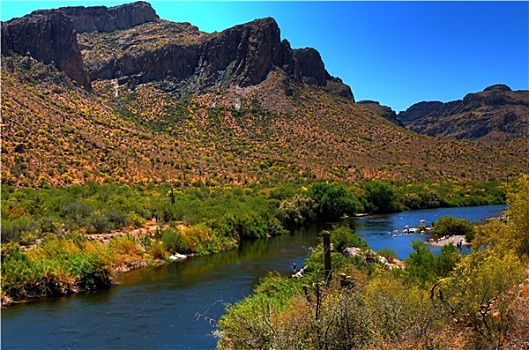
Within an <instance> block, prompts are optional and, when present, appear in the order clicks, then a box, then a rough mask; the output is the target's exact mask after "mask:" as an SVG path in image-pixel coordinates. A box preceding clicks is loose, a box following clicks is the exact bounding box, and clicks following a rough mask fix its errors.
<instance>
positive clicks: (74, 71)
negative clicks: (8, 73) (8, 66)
mask: <svg viewBox="0 0 529 350" xmlns="http://www.w3.org/2000/svg"><path fill="white" fill-rule="evenodd" d="M14 53H15V54H19V55H25V56H31V57H33V58H35V59H36V60H38V61H42V62H44V63H46V64H53V65H54V66H56V67H57V68H58V69H60V70H62V71H64V72H65V73H66V74H68V76H69V77H70V78H72V79H73V80H76V81H77V82H78V83H79V84H80V85H82V86H84V87H85V88H87V89H90V79H89V77H88V72H87V70H86V69H85V68H84V65H83V58H82V56H81V51H80V50H79V46H78V45H77V34H76V32H75V28H74V26H73V22H72V21H71V19H70V18H69V17H67V16H66V15H64V14H63V13H62V12H60V11H53V12H50V13H46V14H41V13H33V14H30V15H28V16H25V17H22V18H15V19H13V20H11V21H9V22H6V23H4V22H2V55H10V54H14Z"/></svg>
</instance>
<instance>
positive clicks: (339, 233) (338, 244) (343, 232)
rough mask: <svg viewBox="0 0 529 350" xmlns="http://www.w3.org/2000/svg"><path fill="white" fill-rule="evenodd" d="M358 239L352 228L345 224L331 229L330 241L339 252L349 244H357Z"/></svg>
mask: <svg viewBox="0 0 529 350" xmlns="http://www.w3.org/2000/svg"><path fill="white" fill-rule="evenodd" d="M359 239H360V237H358V236H357V235H355V234H354V233H353V230H351V228H350V227H349V226H346V225H340V226H338V227H336V228H335V229H333V230H332V231H331V243H332V244H333V245H334V250H335V251H337V252H340V253H341V252H342V251H343V250H344V249H345V248H347V247H348V246H350V245H352V246H356V245H357V244H359ZM360 240H361V239H360ZM360 244H361V243H360Z"/></svg>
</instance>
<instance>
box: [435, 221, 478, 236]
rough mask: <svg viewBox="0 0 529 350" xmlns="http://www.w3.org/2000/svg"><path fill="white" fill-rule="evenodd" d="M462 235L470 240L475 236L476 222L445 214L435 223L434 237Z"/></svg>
mask: <svg viewBox="0 0 529 350" xmlns="http://www.w3.org/2000/svg"><path fill="white" fill-rule="evenodd" d="M456 235H462V236H465V237H467V238H470V240H471V239H472V238H473V237H474V224H473V223H472V222H470V221H469V220H467V219H459V218H455V217H452V216H443V217H442V218H440V219H439V220H437V221H436V222H435V223H434V225H433V236H434V238H441V237H444V236H456Z"/></svg>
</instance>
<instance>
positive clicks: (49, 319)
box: [1, 205, 505, 349]
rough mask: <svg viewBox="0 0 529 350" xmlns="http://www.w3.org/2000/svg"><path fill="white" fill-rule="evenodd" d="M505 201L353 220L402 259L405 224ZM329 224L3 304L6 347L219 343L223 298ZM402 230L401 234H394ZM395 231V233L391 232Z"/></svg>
mask: <svg viewBox="0 0 529 350" xmlns="http://www.w3.org/2000/svg"><path fill="white" fill-rule="evenodd" d="M504 209H505V206H504V205H499V206H486V207H470V208H450V209H435V210H420V211H413V212H403V213H397V214H391V215H376V216H367V217H362V218H353V219H349V221H350V222H351V224H352V225H353V227H354V228H355V231H356V232H357V233H358V234H359V235H360V236H361V237H362V238H363V239H364V240H366V241H367V242H368V243H369V245H370V246H371V247H372V248H373V249H375V250H377V249H381V248H384V247H388V248H391V249H394V250H395V251H396V252H397V254H398V255H399V257H400V258H402V259H405V258H406V257H407V256H408V255H409V253H410V252H411V251H412V249H411V247H410V244H411V242H412V241H413V240H414V239H422V240H426V239H428V238H429V236H428V235H420V234H414V235H405V234H402V229H404V228H405V227H406V226H409V227H416V226H419V225H420V224H421V220H424V221H425V223H426V225H430V224H431V223H432V222H434V221H436V220H438V219H439V218H440V217H442V216H447V215H450V216H455V217H460V218H466V219H469V220H471V221H480V220H482V219H483V218H487V217H495V216H498V215H499V214H500V212H501V211H503V210H504ZM328 228H330V224H318V225H312V226H310V227H306V228H302V229H299V230H296V231H295V232H293V233H292V234H291V235H288V236H282V237H276V238H272V239H263V240H255V241H251V242H243V244H242V245H241V247H240V248H239V249H238V250H234V251H230V252H226V253H221V254H216V255H212V256H207V257H197V258H191V259H188V260H186V261H182V262H176V263H172V264H168V265H166V266H162V267H158V268H148V269H143V270H139V271H133V272H130V273H127V274H125V275H122V276H121V277H120V278H119V283H120V284H119V285H118V286H115V287H113V288H111V289H109V290H103V291H96V292H90V293H84V294H79V295H73V296H69V297H60V298H48V299H44V300H38V301H35V302H31V303H28V304H23V305H14V306H10V307H8V308H6V309H3V310H2V316H1V317H2V319H1V321H2V344H1V348H2V349H214V348H215V346H216V343H217V340H216V338H215V337H214V336H213V335H212V333H213V331H214V330H215V322H216V320H218V319H219V317H220V316H221V315H222V313H223V311H224V308H225V305H226V303H235V302H237V301H238V300H240V299H242V298H244V297H246V296H248V295H249V294H250V293H251V291H252V289H253V288H254V287H255V285H256V284H257V283H258V281H259V279H260V278H261V277H263V276H265V275H267V274H268V273H269V272H270V271H277V272H278V273H280V274H283V275H288V274H290V272H291V266H292V264H293V263H296V265H297V266H298V267H300V266H302V265H303V260H304V258H305V257H306V256H307V253H308V249H309V247H312V246H315V245H317V244H318V242H319V237H318V234H319V233H320V232H321V230H323V229H328ZM395 230H398V232H394V231H395ZM394 234H395V235H396V236H395V237H394V236H393V235H394Z"/></svg>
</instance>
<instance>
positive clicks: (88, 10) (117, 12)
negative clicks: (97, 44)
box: [39, 1, 160, 33]
mask: <svg viewBox="0 0 529 350" xmlns="http://www.w3.org/2000/svg"><path fill="white" fill-rule="evenodd" d="M52 11H53V10H52ZM59 11H61V12H62V13H64V14H65V15H66V16H68V17H69V18H71V19H72V22H73V24H74V27H75V30H76V31H77V32H78V33H84V32H111V31H113V30H117V29H128V28H132V27H134V26H137V25H140V24H143V23H148V22H156V21H158V20H160V18H159V17H158V15H157V14H156V12H155V11H154V9H153V8H152V7H151V5H149V4H148V3H146V2H143V1H138V2H135V3H131V4H126V5H120V6H114V7H110V8H107V7H105V6H93V7H84V6H74V7H63V8H60V9H59ZM39 12H44V13H45V12H47V11H39Z"/></svg>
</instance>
